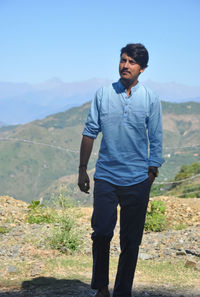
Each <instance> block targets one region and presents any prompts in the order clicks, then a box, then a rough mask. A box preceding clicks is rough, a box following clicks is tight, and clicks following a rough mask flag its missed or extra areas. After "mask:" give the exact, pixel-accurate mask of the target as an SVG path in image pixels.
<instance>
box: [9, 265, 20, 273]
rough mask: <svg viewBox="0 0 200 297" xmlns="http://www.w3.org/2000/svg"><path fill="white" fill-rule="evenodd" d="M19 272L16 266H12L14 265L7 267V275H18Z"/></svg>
mask: <svg viewBox="0 0 200 297" xmlns="http://www.w3.org/2000/svg"><path fill="white" fill-rule="evenodd" d="M18 272H19V270H18V268H17V267H16V266H14V265H10V266H9V267H8V273H10V274H14V273H18Z"/></svg>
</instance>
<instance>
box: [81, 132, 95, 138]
mask: <svg viewBox="0 0 200 297" xmlns="http://www.w3.org/2000/svg"><path fill="white" fill-rule="evenodd" d="M82 135H85V136H88V137H90V138H93V139H96V138H97V135H96V134H95V135H94V134H92V133H89V132H86V131H83V133H82Z"/></svg>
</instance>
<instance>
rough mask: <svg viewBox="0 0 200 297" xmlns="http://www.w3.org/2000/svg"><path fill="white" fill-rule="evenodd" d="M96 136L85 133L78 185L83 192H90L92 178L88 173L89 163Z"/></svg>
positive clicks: (81, 150)
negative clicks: (92, 136)
mask: <svg viewBox="0 0 200 297" xmlns="http://www.w3.org/2000/svg"><path fill="white" fill-rule="evenodd" d="M93 143H94V138H91V137H88V136H86V135H83V138H82V142H81V149H80V165H79V177H78V186H79V188H80V190H81V191H82V192H85V193H87V194H88V193H89V192H88V191H89V189H90V179H89V176H88V174H87V164H88V161H89V158H90V155H91V152H92V147H93Z"/></svg>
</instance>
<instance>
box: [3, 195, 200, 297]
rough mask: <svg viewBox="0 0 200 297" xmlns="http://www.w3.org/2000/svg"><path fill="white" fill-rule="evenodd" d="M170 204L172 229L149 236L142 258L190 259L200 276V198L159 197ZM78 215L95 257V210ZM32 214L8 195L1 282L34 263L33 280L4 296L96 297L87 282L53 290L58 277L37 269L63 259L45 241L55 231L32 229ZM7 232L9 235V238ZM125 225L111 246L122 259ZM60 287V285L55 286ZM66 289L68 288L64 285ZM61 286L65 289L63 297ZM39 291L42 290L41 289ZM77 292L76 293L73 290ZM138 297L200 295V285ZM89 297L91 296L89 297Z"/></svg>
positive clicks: (67, 282) (139, 290)
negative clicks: (92, 236)
mask: <svg viewBox="0 0 200 297" xmlns="http://www.w3.org/2000/svg"><path fill="white" fill-rule="evenodd" d="M156 199H159V200H163V201H164V202H165V204H166V219H167V225H168V228H167V230H166V231H163V232H145V233H144V237H143V242H142V245H141V248H140V254H139V258H140V259H142V260H147V261H148V260H153V261H164V260H166V259H168V260H169V261H172V262H173V261H176V260H177V259H184V261H185V266H188V267H193V268H195V269H196V270H199V271H200V232H199V231H200V199H194V198H193V199H179V198H175V197H157V198H156ZM73 211H74V212H75V213H76V216H77V214H81V215H79V216H78V219H77V220H78V225H79V228H80V229H81V232H82V238H83V239H84V245H83V248H82V254H85V255H90V254H91V240H90V234H91V229H90V217H91V213H92V209H91V208H79V209H74V210H73ZM28 212H29V209H28V204H27V203H25V202H23V201H18V200H15V199H13V198H11V197H8V196H2V197H0V261H1V262H0V268H1V269H0V279H1V277H4V278H5V276H7V278H8V279H12V277H13V275H15V274H17V273H18V267H17V265H15V263H24V262H26V263H32V264H33V265H31V268H30V271H28V274H29V278H32V279H33V281H31V282H30V281H27V282H23V284H22V285H21V288H20V289H19V288H18V289H16V288H12V287H10V288H9V289H8V288H6V289H5V288H0V297H4V296H5V297H6V296H12V297H18V296H24V297H25V296H27V297H28V296H34V297H42V296H51V297H56V296H63V297H64V296H66V297H74V296H81V297H85V296H88V292H89V294H90V296H92V293H93V292H92V291H90V289H89V285H88V284H87V283H84V282H81V281H78V280H65V279H63V280H58V279H57V280H56V279H54V287H53V288H52V287H51V283H52V278H48V277H45V279H44V278H43V276H42V267H43V263H42V261H40V265H38V262H37V264H35V265H34V259H35V258H36V257H37V256H40V259H41V257H42V258H55V257H59V252H58V251H56V250H51V249H49V248H48V246H47V244H46V242H45V238H46V237H47V236H48V234H50V233H51V232H52V225H51V224H41V225H38V224H28V223H27V222H26V221H25V218H26V216H27V214H28ZM4 230H7V232H6V233H4ZM118 234H119V223H118V224H117V227H116V230H115V235H114V238H113V241H112V245H111V255H112V256H116V255H118V254H119V239H118ZM41 283H45V289H44V286H43V290H41V286H39V287H38V284H41ZM55 284H56V285H55ZM61 284H62V286H61ZM60 287H62V289H63V290H64V289H65V288H66V290H67V293H66V290H64V291H65V293H64V291H62V292H61V290H60ZM37 288H40V290H39V289H37ZM70 288H71V289H70ZM134 296H136V297H144V296H155V297H158V296H163V297H164V296H166V297H175V296H184V297H185V296H188V297H189V296H190V297H192V296H200V286H197V287H196V288H195V289H194V290H193V291H190V292H186V291H184V290H183V292H180V291H179V292H178V293H177V292H173V293H172V292H171V291H170V292H167V289H166V290H165V292H161V291H160V292H159V288H157V290H156V292H155V290H153V292H152V291H151V289H148V290H147V289H146V290H144V288H143V287H142V286H141V287H140V286H138V287H137V289H136V291H135V295H134ZM88 297H89V296H88Z"/></svg>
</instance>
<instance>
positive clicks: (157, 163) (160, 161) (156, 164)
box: [148, 158, 165, 167]
mask: <svg viewBox="0 0 200 297" xmlns="http://www.w3.org/2000/svg"><path fill="white" fill-rule="evenodd" d="M164 162H165V159H163V158H159V159H158V158H157V159H156V160H153V159H151V160H149V164H148V165H149V167H150V166H152V167H161V166H162V164H163V163H164Z"/></svg>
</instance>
